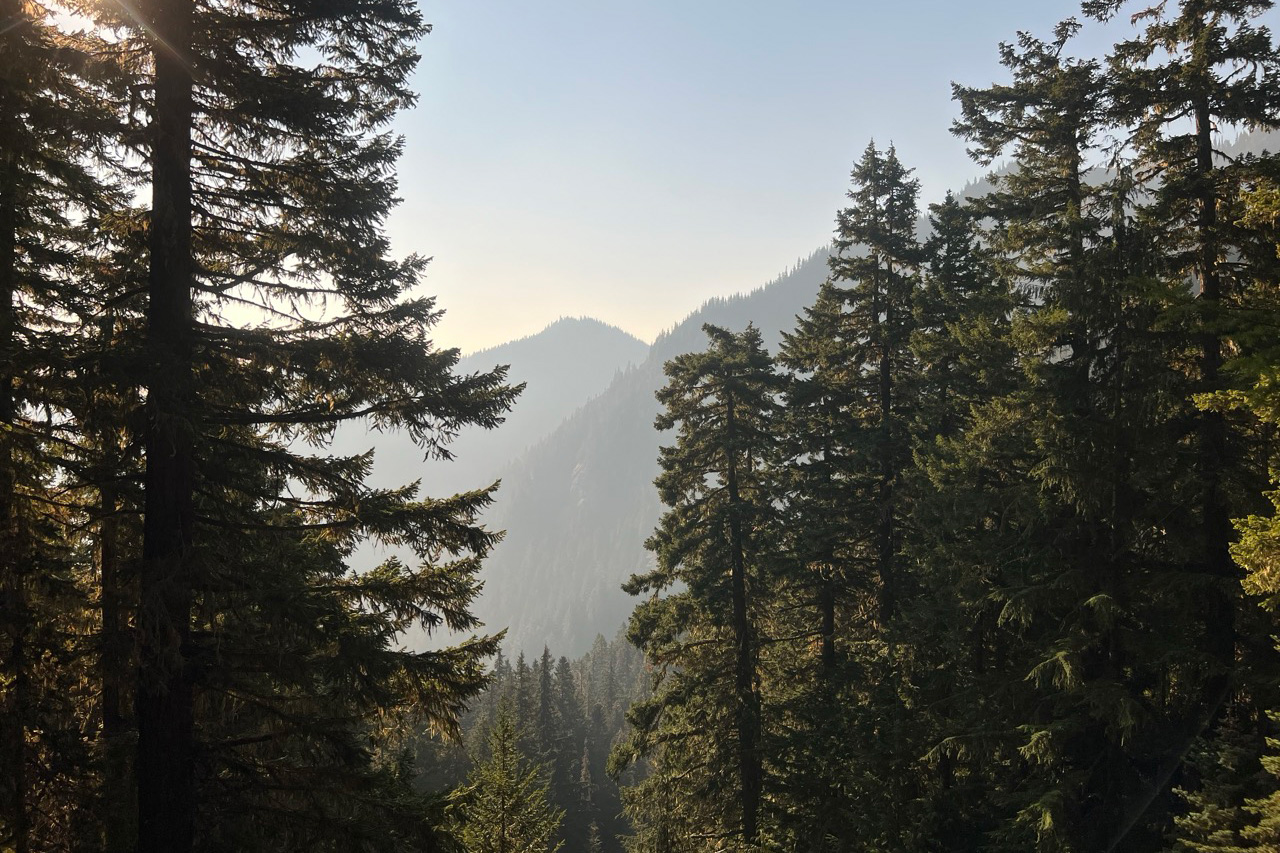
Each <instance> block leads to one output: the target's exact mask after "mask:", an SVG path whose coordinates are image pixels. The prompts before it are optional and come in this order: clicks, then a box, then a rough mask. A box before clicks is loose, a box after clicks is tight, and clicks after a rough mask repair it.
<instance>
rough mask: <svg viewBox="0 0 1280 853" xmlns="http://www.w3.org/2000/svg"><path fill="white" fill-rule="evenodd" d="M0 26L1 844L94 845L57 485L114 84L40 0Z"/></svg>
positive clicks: (112, 178) (65, 512)
mask: <svg viewBox="0 0 1280 853" xmlns="http://www.w3.org/2000/svg"><path fill="white" fill-rule="evenodd" d="M0 19H2V20H3V21H4V24H3V26H2V27H0V124H2V125H3V127H4V131H3V133H0V684H3V689H0V764H2V766H3V767H4V768H5V770H4V772H3V773H2V774H0V776H2V777H3V778H0V845H4V846H6V847H7V848H8V849H13V850H15V851H29V850H40V849H57V848H58V847H60V846H71V845H76V844H86V845H92V844H93V843H94V841H93V839H94V833H95V830H96V828H97V826H98V824H97V823H96V821H95V818H96V817H97V815H95V814H92V813H90V814H89V815H87V816H86V819H85V820H83V821H81V822H79V824H78V825H76V826H72V825H70V823H69V822H68V820H67V818H66V816H67V815H68V814H70V813H71V812H73V811H76V810H82V809H87V808H88V807H89V806H91V804H92V801H91V799H90V797H91V794H90V791H89V786H88V785H86V784H82V779H83V778H84V777H90V778H91V776H92V773H91V770H90V767H89V765H90V763H91V759H90V756H89V754H88V743H87V739H88V737H89V736H90V732H91V731H92V728H93V723H92V717H93V713H92V710H91V706H92V704H93V701H94V697H93V695H92V692H91V690H90V689H89V684H90V682H88V681H87V680H86V677H85V676H86V675H87V673H86V668H87V667H89V666H91V665H92V660H91V658H90V657H89V656H88V655H87V654H86V652H87V650H88V648H89V646H90V645H91V641H90V639H89V637H88V636H87V633H88V631H87V629H86V628H85V626H86V624H87V618H86V615H87V611H88V608H89V599H90V597H91V596H92V594H93V593H92V581H91V580H90V579H87V578H85V577H84V575H83V573H81V572H79V571H77V569H78V563H79V561H78V554H77V551H78V550H79V549H81V548H83V547H85V545H86V541H85V537H84V535H83V533H82V530H83V529H84V516H83V515H82V514H81V513H80V512H78V510H77V507H76V506H75V501H74V500H67V501H59V500H57V499H56V498H55V497H54V496H53V495H52V491H53V490H54V489H55V488H65V489H66V490H67V491H68V492H71V491H72V489H71V488H70V486H71V483H72V482H74V474H73V473H72V472H69V471H68V470H67V469H66V468H65V466H64V465H63V462H64V461H65V459H66V457H67V456H68V455H69V454H68V451H67V447H74V446H75V442H76V441H77V440H78V436H77V435H76V434H75V429H74V426H71V425H70V424H72V423H73V419H72V417H69V416H68V411H67V406H68V395H69V394H70V393H72V389H73V388H74V385H75V384H76V383H75V380H74V379H73V378H72V375H73V374H75V373H76V372H77V371H76V370H75V369H74V366H75V365H76V364H77V360H78V359H80V358H82V357H83V356H84V355H85V353H86V351H87V350H89V349H90V347H88V346H86V345H85V344H84V342H83V340H82V338H83V337H84V336H85V333H86V332H87V331H88V329H87V328H86V325H85V322H86V320H93V319H94V314H95V312H97V311H99V310H101V309H102V306H103V305H104V304H105V302H106V301H107V300H108V299H109V298H111V297H113V296H117V295H118V293H116V292H108V291H107V290H106V287H105V285H104V284H103V281H102V279H101V278H100V277H98V276H94V275H93V274H91V273H90V270H91V269H92V268H93V265H94V261H95V260H96V259H98V258H101V257H103V256H105V255H106V253H107V251H108V245H109V238H108V236H107V232H109V231H110V229H109V228H108V227H107V226H106V225H105V222H106V220H107V218H108V217H109V216H110V215H111V214H112V213H113V210H114V208H116V207H117V206H118V205H121V204H122V195H121V193H120V191H119V188H118V185H117V182H116V177H117V176H116V175H114V174H113V173H112V171H111V170H110V169H109V168H108V167H107V166H106V163H105V161H104V160H103V159H102V154H103V152H104V151H105V150H106V149H107V148H109V147H110V145H111V143H112V142H113V140H114V137H113V134H112V130H113V123H112V119H113V112H112V110H113V106H112V94H113V92H114V90H113V86H114V85H115V83H116V82H117V80H118V78H117V77H116V75H115V72H116V70H117V69H116V68H115V66H114V65H113V63H112V62H111V61H110V59H109V58H104V55H105V56H109V51H105V50H104V44H103V43H102V42H101V41H99V40H98V39H96V38H95V37H93V36H91V35H89V34H86V33H83V32H76V33H72V32H64V31H62V30H61V29H59V27H58V26H56V25H55V23H56V22H55V20H54V16H53V12H52V11H51V9H50V8H49V7H47V6H46V5H44V4H42V3H35V2H29V3H28V2H6V3H3V4H0ZM83 414H84V412H83V411H77V412H76V413H75V415H77V416H82V415H83ZM55 484H56V485H55Z"/></svg>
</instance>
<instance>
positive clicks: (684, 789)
mask: <svg viewBox="0 0 1280 853" xmlns="http://www.w3.org/2000/svg"><path fill="white" fill-rule="evenodd" d="M704 331H705V332H706V334H707V336H708V338H709V340H710V346H709V348H708V349H707V351H705V352H702V353H694V354H688V355H683V356H678V357H676V358H674V359H672V360H671V361H669V362H668V363H667V365H666V374H667V376H668V378H669V382H668V384H667V386H666V387H665V388H663V389H662V390H661V391H659V392H658V399H659V401H660V402H661V403H662V404H663V406H664V409H665V411H664V412H663V413H662V414H660V415H659V416H658V418H657V420H656V421H655V425H656V426H657V427H658V429H671V428H678V432H677V437H676V443H675V444H674V445H672V446H669V447H665V448H663V449H662V451H661V457H660V464H661V467H662V474H661V475H659V477H658V479H657V481H656V482H657V485H658V492H659V495H660V496H661V498H662V500H663V502H664V503H665V504H666V505H667V506H668V507H669V509H668V511H667V512H666V514H664V515H663V517H662V520H661V522H660V523H659V526H658V529H657V530H656V531H655V532H654V534H653V536H652V537H651V538H650V539H649V541H648V543H647V547H648V548H649V549H650V550H652V551H653V552H654V554H655V556H656V557H657V566H656V567H655V568H654V570H653V571H651V572H648V573H644V574H638V575H634V576H632V578H631V579H630V580H629V581H628V582H627V584H626V585H625V587H624V589H626V591H627V592H629V593H631V594H632V595H642V594H646V593H647V594H649V596H650V597H649V598H648V600H647V601H644V602H642V603H641V604H640V605H639V606H638V607H637V609H636V612H635V614H634V615H633V616H632V619H631V625H630V629H629V633H628V636H629V637H630V638H631V640H632V641H633V642H634V643H635V644H636V645H637V646H639V647H640V648H641V649H642V650H643V651H644V652H645V654H646V656H647V657H648V659H649V660H650V662H651V663H652V664H653V665H654V667H655V673H656V676H655V693H654V696H653V698H652V699H650V700H648V701H646V702H642V703H639V704H637V705H633V706H632V709H631V711H630V712H629V714H628V717H629V719H630V720H631V722H632V724H633V725H634V726H635V732H634V735H633V736H632V738H631V739H630V741H629V743H627V744H626V745H624V746H623V747H621V748H620V749H621V750H622V752H621V753H620V756H621V757H622V758H623V759H629V760H634V759H636V758H639V757H641V756H650V757H652V759H653V760H654V762H655V765H656V766H655V769H654V772H653V774H652V775H651V776H650V777H649V778H648V779H646V780H645V781H644V782H642V783H641V784H640V785H639V786H638V787H637V788H635V789H633V790H632V799H631V805H632V808H631V811H630V813H631V814H632V816H633V819H634V820H636V821H639V822H641V823H643V822H645V821H648V820H651V819H652V820H656V821H657V822H658V823H660V824H661V825H662V826H661V827H658V828H653V827H647V828H641V829H640V835H641V836H642V837H643V836H650V837H657V836H663V837H668V836H669V834H670V831H669V830H668V829H666V828H665V827H667V826H668V825H669V824H670V823H671V822H672V821H675V822H676V823H677V825H678V826H680V827H682V829H679V830H675V831H676V832H687V833H688V834H689V835H688V838H687V840H688V841H689V842H690V843H698V842H697V841H696V839H701V840H702V841H701V842H700V843H702V844H704V845H717V846H722V845H731V846H733V847H735V848H736V847H742V848H745V849H750V848H752V847H754V846H755V845H756V844H757V842H758V841H759V840H760V836H761V831H762V825H761V824H762V821H761V817H762V814H761V810H762V804H763V790H764V784H765V781H764V757H763V754H762V753H763V750H762V730H763V720H762V706H761V697H760V688H759V681H760V647H761V643H762V642H763V641H764V639H765V637H764V635H763V632H762V623H763V622H764V619H765V610H766V609H767V607H768V602H769V589H770V584H771V580H770V571H771V570H770V566H769V555H770V549H771V548H773V547H774V546H775V544H776V543H775V542H774V541H773V539H774V537H775V536H776V531H775V528H776V520H775V509H774V502H773V495H772V493H771V491H770V489H769V485H768V482H767V480H766V474H765V472H766V470H767V467H766V466H767V465H768V463H769V462H770V459H771V457H772V455H773V453H774V448H773V445H774V436H773V424H772V421H773V418H774V416H775V413H776V410H777V408H778V401H777V394H778V390H779V388H780V381H779V378H778V376H777V374H776V372H775V370H774V365H773V360H772V359H771V358H770V357H769V355H768V353H767V352H766V351H765V349H764V346H763V343H762V341H761V336H760V333H759V331H758V330H756V329H755V328H754V327H752V326H748V328H747V329H746V330H745V331H743V332H741V333H736V334H735V333H732V332H729V331H726V330H724V329H720V328H717V327H715V326H711V325H707V326H704ZM673 587H677V589H675V590H673ZM679 587H683V588H679ZM663 593H665V595H664V594H663ZM673 797H674V802H673V800H672V798H673ZM666 809H671V813H669V814H659V813H658V811H660V810H666ZM655 833H656V835H655ZM654 843H655V844H656V843H658V842H656V841H655V842H654ZM646 849H647V848H646ZM655 849H660V848H655Z"/></svg>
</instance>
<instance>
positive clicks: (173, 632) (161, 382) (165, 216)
mask: <svg viewBox="0 0 1280 853" xmlns="http://www.w3.org/2000/svg"><path fill="white" fill-rule="evenodd" d="M151 17H152V26H153V38H154V39H155V44H154V54H155V69H156V70H155V115H154V118H153V121H152V133H153V137H152V145H153V153H152V163H151V167H152V175H151V178H152V211H151V233H150V248H151V267H150V276H149V281H148V297H149V301H148V307H147V346H148V354H147V355H148V360H149V372H150V375H149V377H148V380H147V403H146V415H147V419H146V435H145V442H144V446H145V450H146V473H145V476H144V486H145V490H146V491H145V498H144V505H143V509H144V520H143V531H142V535H143V543H142V572H141V595H140V605H141V606H140V608H139V611H138V628H139V635H140V646H139V667H138V671H139V683H138V691H137V698H136V702H137V718H138V760H137V767H136V772H137V777H138V850H139V851H140V853H185V852H186V851H189V850H190V849H191V846H192V841H193V834H194V826H195V785H194V724H193V719H192V716H193V712H192V692H193V691H192V673H191V669H190V666H189V665H188V663H187V661H186V654H187V648H186V646H187V642H188V638H189V635H190V631H191V609H192V577H191V572H192V569H191V546H192V527H193V517H194V512H193V509H192V492H193V480H194V464H193V458H192V453H193V451H192V444H193V437H192V432H193V414H194V413H193V408H194V405H193V403H194V394H193V389H192V369H191V361H192V344H191V337H192V295H191V291H192V273H193V267H194V265H193V262H192V257H191V126H192V79H191V72H190V66H189V64H188V63H189V59H188V55H189V46H190V44H191V33H192V17H193V4H192V3H191V0H157V2H155V3H153V4H152V16H151Z"/></svg>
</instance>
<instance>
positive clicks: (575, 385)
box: [336, 318, 649, 496]
mask: <svg viewBox="0 0 1280 853" xmlns="http://www.w3.org/2000/svg"><path fill="white" fill-rule="evenodd" d="M648 350H649V347H648V345H647V344H645V342H644V341H642V340H640V339H639V338H636V337H633V336H632V335H629V334H627V333H626V332H624V331H622V330H621V329H619V328H616V327H614V326H610V325H607V324H605V323H602V322H600V321H599V320H593V319H589V318H562V319H560V320H557V321H556V322H555V323H552V324H551V325H550V326H548V327H547V328H545V329H543V330H542V331H541V332H538V333H537V334H535V335H530V336H528V337H526V338H521V339H519V340H516V341H510V342H508V343H505V344H502V345H500V346H497V347H494V348H492V349H488V350H483V351H481V352H478V353H474V354H472V355H468V356H464V357H463V358H462V360H461V361H460V362H459V364H458V368H457V372H458V373H463V374H465V373H474V372H479V371H487V370H491V369H493V367H494V366H495V365H500V364H507V365H510V370H509V372H508V374H507V375H508V377H509V379H510V380H511V381H512V382H513V383H515V382H524V383H526V385H527V387H526V388H525V390H524V393H523V394H521V395H520V399H519V400H518V401H517V402H516V406H515V408H514V409H513V410H512V412H511V413H510V414H509V415H508V416H507V419H506V422H505V423H504V424H503V425H502V426H501V427H499V428H498V429H494V430H481V429H471V430H466V431H464V432H463V433H462V434H461V435H459V436H458V438H457V439H456V440H455V441H454V442H453V443H452V444H451V445H450V446H449V449H450V451H451V452H452V453H453V455H454V458H453V459H452V460H451V461H449V462H439V461H436V460H427V461H424V460H423V458H422V451H421V450H419V449H418V448H416V447H414V446H413V444H412V442H410V441H409V440H408V438H407V437H405V436H404V435H403V434H385V435H380V434H377V433H367V432H365V431H364V430H347V431H345V432H344V433H342V434H341V435H340V436H339V445H338V447H337V448H336V450H337V452H341V453H355V452H360V451H363V450H367V449H368V448H369V447H371V446H374V447H376V448H377V453H376V454H375V456H374V482H375V483H376V484H377V485H379V486H395V485H402V484H403V483H405V482H407V481H411V480H415V479H418V478H421V479H422V485H423V493H424V494H425V495H429V496H443V495H451V494H454V493H456V492H460V491H466V490H468V489H476V488H480V487H481V486H486V485H488V484H489V483H492V482H493V481H494V480H495V479H496V478H497V476H498V473H499V471H500V470H501V469H502V467H503V466H504V465H506V464H508V463H509V462H510V461H511V460H512V459H514V458H516V457H517V456H519V455H520V453H521V452H523V451H524V449H525V448H526V447H528V446H529V445H530V444H532V443H534V442H536V441H537V440H538V439H539V438H542V437H543V436H545V435H547V434H548V433H550V432H551V431H552V430H553V429H555V428H556V426H557V425H559V424H560V423H561V422H562V421H563V420H564V419H565V418H567V417H568V416H569V415H571V414H572V413H573V411H574V410H575V409H577V408H578V407H579V406H581V405H582V404H584V403H586V402H587V401H588V400H590V399H591V398H592V397H594V396H595V395H597V394H599V393H600V392H602V391H604V390H605V388H607V387H608V386H609V384H610V382H612V381H613V379H614V378H615V377H616V376H617V375H618V374H619V373H620V372H621V371H624V370H626V369H627V368H628V367H630V366H632V365H635V364H638V363H639V362H640V361H642V360H643V359H644V358H645V357H646V354H647V353H648Z"/></svg>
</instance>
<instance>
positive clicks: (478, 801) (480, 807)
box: [457, 708, 564, 853]
mask: <svg viewBox="0 0 1280 853" xmlns="http://www.w3.org/2000/svg"><path fill="white" fill-rule="evenodd" d="M549 788H550V783H549V782H548V781H547V780H546V779H545V778H544V777H543V773H542V771H541V770H540V769H539V767H538V765H536V764H534V763H531V762H530V761H529V760H528V759H526V758H524V757H523V756H522V755H521V754H520V749H519V745H518V737H517V734H516V724H515V721H514V719H513V717H512V714H511V710H510V708H503V709H501V710H499V712H498V718H497V721H496V722H495V723H494V726H493V729H492V730H491V731H490V733H489V755H488V758H487V759H485V760H484V761H481V762H478V763H477V764H476V768H475V770H473V771H472V772H471V775H470V776H468V777H467V785H466V787H465V788H463V789H462V790H461V791H460V792H459V794H458V795H457V796H458V810H459V814H460V817H459V818H458V820H459V822H460V829H459V831H458V834H459V835H460V836H461V838H462V841H463V843H464V844H465V845H466V848H467V850H468V851H469V853H524V851H528V853H535V851H545V853H554V851H556V850H559V849H560V847H561V846H562V845H561V843H559V842H553V839H554V837H555V835H556V834H557V832H558V831H559V829H560V822H561V820H562V819H563V817H564V812H563V811H561V810H558V809H555V808H554V807H553V806H552V805H551V803H550V799H549Z"/></svg>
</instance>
